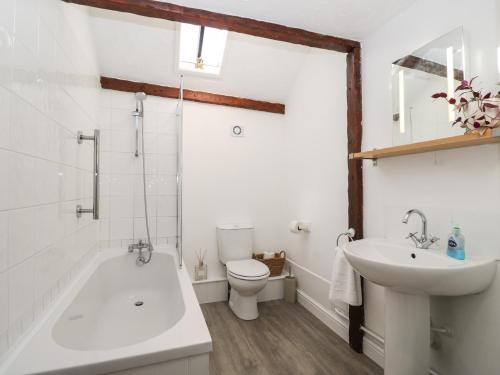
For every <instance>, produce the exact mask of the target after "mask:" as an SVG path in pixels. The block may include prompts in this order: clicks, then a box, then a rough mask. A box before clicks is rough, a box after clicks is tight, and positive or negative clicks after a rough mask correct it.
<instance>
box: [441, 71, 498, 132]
mask: <svg viewBox="0 0 500 375" xmlns="http://www.w3.org/2000/svg"><path fill="white" fill-rule="evenodd" d="M476 78H477V77H474V78H472V79H471V80H470V81H466V80H464V81H462V82H460V85H458V86H457V88H456V89H455V95H454V97H448V94H447V93H445V92H438V93H435V94H434V95H432V98H434V99H444V100H446V101H447V102H448V104H450V105H453V106H455V110H456V112H457V116H458V117H457V118H456V119H455V120H454V121H453V122H452V123H451V125H452V126H455V125H460V127H461V128H464V129H465V133H466V134H467V133H475V134H480V135H483V134H484V133H485V132H486V131H487V130H488V129H494V128H500V109H499V105H500V92H499V93H498V94H497V95H496V96H493V95H492V93H491V92H488V93H487V94H483V93H482V92H481V90H479V89H475V88H474V87H473V85H472V83H473V81H474V80H475V79H476Z"/></svg>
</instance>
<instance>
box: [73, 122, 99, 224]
mask: <svg viewBox="0 0 500 375" xmlns="http://www.w3.org/2000/svg"><path fill="white" fill-rule="evenodd" d="M100 139H101V131H100V130H99V129H94V135H83V133H82V132H78V133H77V141H78V144H80V145H81V144H82V143H83V141H92V142H94V175H93V198H92V199H93V206H92V208H83V207H82V206H81V205H78V206H76V217H81V216H82V214H87V213H88V214H90V213H91V214H92V216H93V218H94V220H98V219H99V168H100V152H99V149H100Z"/></svg>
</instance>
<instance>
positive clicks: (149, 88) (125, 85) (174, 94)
mask: <svg viewBox="0 0 500 375" xmlns="http://www.w3.org/2000/svg"><path fill="white" fill-rule="evenodd" d="M101 86H102V88H103V89H109V90H117V91H125V92H145V93H146V94H148V95H152V96H160V97H163V98H171V99H178V98H179V94H180V90H179V89H178V88H177V87H169V86H160V85H154V84H151V83H142V82H133V81H127V80H123V79H117V78H109V77H101ZM184 100H189V101H192V102H198V103H206V104H216V105H225V106H229V107H236V108H244V109H250V110H254V111H262V112H270V113H278V114H285V105H284V104H280V103H270V102H265V101H260V100H253V99H246V98H239V97H235V96H227V95H219V94H213V93H210V92H204V91H194V90H187V89H184Z"/></svg>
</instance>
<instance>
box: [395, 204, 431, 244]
mask: <svg viewBox="0 0 500 375" xmlns="http://www.w3.org/2000/svg"><path fill="white" fill-rule="evenodd" d="M413 214H416V215H418V216H419V217H420V219H421V220H422V230H421V233H420V237H417V236H416V234H417V232H413V233H410V234H409V235H408V237H406V238H411V239H412V241H413V242H414V243H415V246H416V247H417V248H418V249H428V248H429V247H430V246H431V245H432V244H434V243H435V242H437V241H439V238H438V237H434V236H433V235H431V236H430V238H429V235H428V234H427V218H426V217H425V215H424V213H423V212H422V211H420V210H417V209H416V208H413V209H411V210H409V211H408V212H406V214H405V216H404V217H403V220H402V222H403V224H408V219H409V218H410V216H412V215H413Z"/></svg>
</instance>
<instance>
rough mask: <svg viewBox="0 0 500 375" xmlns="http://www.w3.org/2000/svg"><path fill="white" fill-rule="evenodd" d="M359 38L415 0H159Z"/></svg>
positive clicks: (364, 36) (362, 37)
mask: <svg viewBox="0 0 500 375" xmlns="http://www.w3.org/2000/svg"><path fill="white" fill-rule="evenodd" d="M160 1H163V2H168V3H175V4H179V5H183V6H186V7H192V8H199V9H205V10H210V11H214V12H219V13H225V14H232V15H235V16H241V17H247V18H253V19H258V20H261V21H269V22H274V23H278V24H281V25H287V26H292V27H298V28H301V29H305V30H309V31H315V32H319V33H323V34H329V35H335V36H342V37H346V38H350V39H355V40H363V39H364V38H366V37H367V36H368V35H369V34H370V32H372V31H374V30H376V29H377V28H378V27H380V26H382V25H383V24H384V23H385V22H386V21H387V20H389V19H390V18H391V17H393V16H395V15H396V14H398V13H399V12H401V11H402V10H404V9H405V8H407V7H408V6H410V5H411V4H413V3H414V2H415V1H416V0H307V1H304V0H160Z"/></svg>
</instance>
